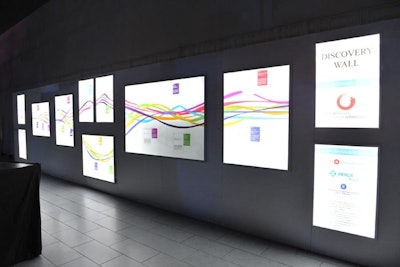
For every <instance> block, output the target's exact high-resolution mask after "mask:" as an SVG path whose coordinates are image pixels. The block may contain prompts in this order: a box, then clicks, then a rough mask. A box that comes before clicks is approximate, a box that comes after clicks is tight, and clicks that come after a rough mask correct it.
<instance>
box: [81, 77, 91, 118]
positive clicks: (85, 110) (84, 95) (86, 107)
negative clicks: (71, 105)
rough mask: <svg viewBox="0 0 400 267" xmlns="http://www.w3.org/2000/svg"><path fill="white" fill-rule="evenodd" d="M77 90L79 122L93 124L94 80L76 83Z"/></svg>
mask: <svg viewBox="0 0 400 267" xmlns="http://www.w3.org/2000/svg"><path fill="white" fill-rule="evenodd" d="M78 90H79V122H93V118H94V106H93V102H94V80H93V79H87V80H81V81H79V82H78Z"/></svg>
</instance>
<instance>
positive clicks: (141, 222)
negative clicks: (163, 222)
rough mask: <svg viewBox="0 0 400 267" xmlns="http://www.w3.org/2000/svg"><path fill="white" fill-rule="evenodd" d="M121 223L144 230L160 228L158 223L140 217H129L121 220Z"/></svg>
mask: <svg viewBox="0 0 400 267" xmlns="http://www.w3.org/2000/svg"><path fill="white" fill-rule="evenodd" d="M123 221H124V222H126V223H128V224H131V225H134V226H137V227H140V228H142V229H145V230H148V229H152V228H154V227H157V226H160V223H158V222H155V221H154V220H153V219H151V218H144V217H140V216H130V217H128V218H125V219H123Z"/></svg>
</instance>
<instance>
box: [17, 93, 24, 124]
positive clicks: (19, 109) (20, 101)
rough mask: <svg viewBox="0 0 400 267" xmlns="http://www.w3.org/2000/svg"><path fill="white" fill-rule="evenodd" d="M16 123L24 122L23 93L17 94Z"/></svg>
mask: <svg viewBox="0 0 400 267" xmlns="http://www.w3.org/2000/svg"><path fill="white" fill-rule="evenodd" d="M17 117H18V124H25V95H24V94H22V95H17Z"/></svg>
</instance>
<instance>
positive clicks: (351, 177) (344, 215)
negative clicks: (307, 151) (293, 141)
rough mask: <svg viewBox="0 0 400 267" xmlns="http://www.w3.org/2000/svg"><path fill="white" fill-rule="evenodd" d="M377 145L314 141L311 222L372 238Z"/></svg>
mask: <svg viewBox="0 0 400 267" xmlns="http://www.w3.org/2000/svg"><path fill="white" fill-rule="evenodd" d="M377 179H378V147H363V146H342V145H315V167H314V212H313V225H314V226H318V227H322V228H327V229H331V230H336V231H340V232H345V233H350V234H354V235H359V236H364V237H369V238H375V220H376V197H377Z"/></svg>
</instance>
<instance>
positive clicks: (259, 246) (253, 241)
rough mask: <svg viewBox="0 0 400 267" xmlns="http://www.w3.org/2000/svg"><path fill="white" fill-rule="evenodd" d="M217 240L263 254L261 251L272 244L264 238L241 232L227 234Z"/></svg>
mask: <svg viewBox="0 0 400 267" xmlns="http://www.w3.org/2000/svg"><path fill="white" fill-rule="evenodd" d="M217 242H219V243H222V244H225V245H227V246H231V247H234V248H238V249H241V250H243V251H247V252H250V253H253V254H256V255H261V253H263V252H264V250H265V249H266V248H268V247H269V246H270V244H269V243H268V242H266V241H264V240H261V239H259V238H256V237H252V236H248V235H244V234H239V233H229V234H226V235H224V236H223V237H222V238H220V239H218V240H217Z"/></svg>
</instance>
